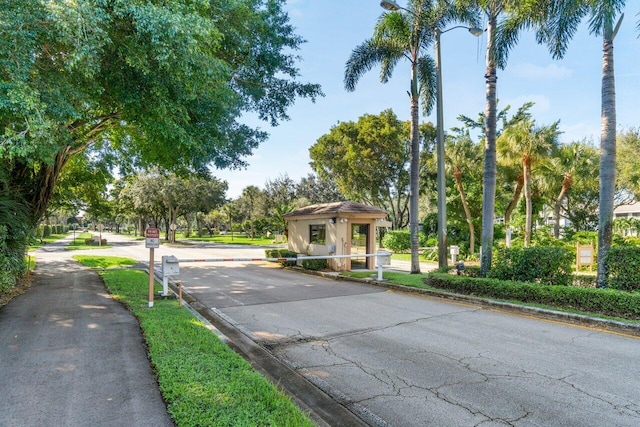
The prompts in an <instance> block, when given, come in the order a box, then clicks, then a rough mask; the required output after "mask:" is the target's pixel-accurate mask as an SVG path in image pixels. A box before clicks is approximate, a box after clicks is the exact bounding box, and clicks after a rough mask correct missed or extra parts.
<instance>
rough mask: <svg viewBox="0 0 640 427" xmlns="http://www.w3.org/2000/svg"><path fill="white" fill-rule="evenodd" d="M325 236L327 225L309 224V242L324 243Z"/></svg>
mask: <svg viewBox="0 0 640 427" xmlns="http://www.w3.org/2000/svg"><path fill="white" fill-rule="evenodd" d="M326 236H327V226H326V225H324V224H316V225H314V224H312V225H310V226H309V243H315V244H318V245H324V244H325V240H326Z"/></svg>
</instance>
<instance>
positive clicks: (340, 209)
mask: <svg viewBox="0 0 640 427" xmlns="http://www.w3.org/2000/svg"><path fill="white" fill-rule="evenodd" d="M340 214H370V215H372V216H375V217H379V216H381V215H382V216H385V215H386V214H387V212H385V211H383V210H382V209H378V208H374V207H373V206H368V205H365V204H363V203H358V202H351V201H346V202H333V203H320V204H317V205H309V206H305V207H303V208H300V209H296V210H295V211H292V212H289V213H288V214H285V215H283V216H284V217H285V218H289V217H294V216H312V215H335V216H340Z"/></svg>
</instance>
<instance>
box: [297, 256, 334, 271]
mask: <svg viewBox="0 0 640 427" xmlns="http://www.w3.org/2000/svg"><path fill="white" fill-rule="evenodd" d="M328 265H329V263H328V262H327V260H326V259H303V260H302V267H303V268H304V269H306V270H314V271H318V270H324V269H325V268H327V266H328Z"/></svg>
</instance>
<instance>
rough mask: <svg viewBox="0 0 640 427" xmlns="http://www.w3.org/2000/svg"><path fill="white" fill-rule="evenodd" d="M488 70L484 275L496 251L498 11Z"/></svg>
mask: <svg viewBox="0 0 640 427" xmlns="http://www.w3.org/2000/svg"><path fill="white" fill-rule="evenodd" d="M487 21H488V22H487V58H486V63H487V71H486V74H485V80H486V110H485V135H486V136H485V148H484V172H483V176H482V237H481V245H482V257H481V259H480V269H481V274H482V276H483V277H484V276H486V275H487V273H488V272H489V270H490V269H491V258H492V252H493V220H494V211H495V202H496V200H495V199H496V167H497V166H496V109H497V103H498V101H497V98H496V81H497V79H498V77H497V67H496V61H495V53H494V42H495V35H494V33H495V29H496V27H497V14H494V13H491V14H490V15H489V17H488V20H487Z"/></svg>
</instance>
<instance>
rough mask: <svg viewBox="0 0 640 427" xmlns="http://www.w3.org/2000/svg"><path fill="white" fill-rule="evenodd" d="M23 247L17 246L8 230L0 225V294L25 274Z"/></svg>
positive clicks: (25, 265)
mask: <svg viewBox="0 0 640 427" xmlns="http://www.w3.org/2000/svg"><path fill="white" fill-rule="evenodd" d="M24 255H25V246H24V244H22V245H19V244H17V242H16V241H15V240H12V236H9V234H8V229H7V227H6V226H4V225H0V293H1V292H3V291H5V290H6V289H9V288H11V287H13V285H15V283H16V281H17V280H18V279H19V278H20V277H22V276H23V275H24V274H25V273H26V269H27V264H26V262H25V256H24Z"/></svg>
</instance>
